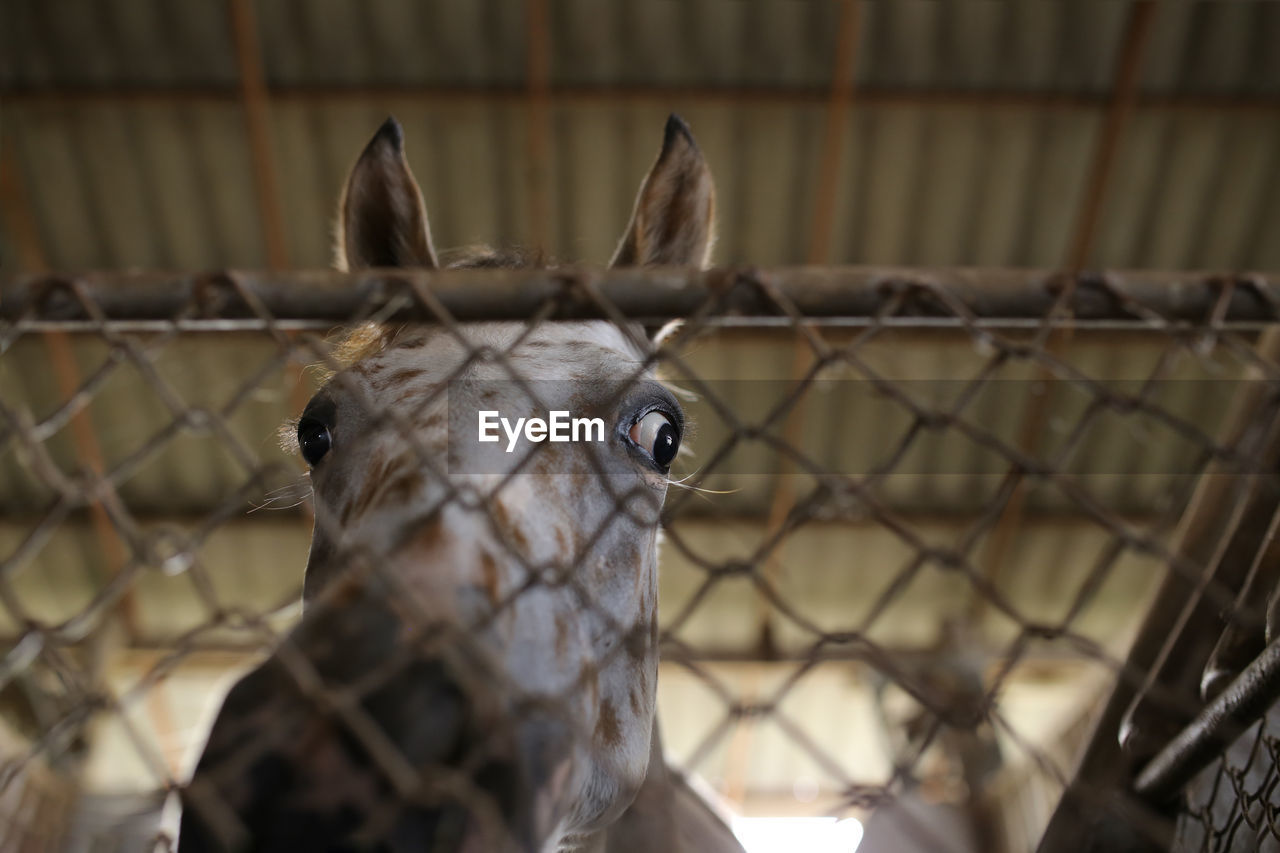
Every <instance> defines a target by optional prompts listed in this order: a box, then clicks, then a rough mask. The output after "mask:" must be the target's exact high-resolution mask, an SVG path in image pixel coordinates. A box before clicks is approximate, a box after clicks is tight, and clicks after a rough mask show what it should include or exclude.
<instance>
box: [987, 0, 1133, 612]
mask: <svg viewBox="0 0 1280 853" xmlns="http://www.w3.org/2000/svg"><path fill="white" fill-rule="evenodd" d="M1155 7H1156V2H1155V0H1137V2H1135V3H1134V4H1133V5H1132V6H1131V7H1130V9H1129V18H1128V21H1127V23H1126V25H1125V34H1124V40H1123V41H1122V43H1121V46H1120V53H1119V55H1118V57H1117V59H1116V74H1115V78H1114V80H1113V82H1112V86H1111V97H1110V99H1109V101H1108V106H1107V114H1106V117H1105V119H1104V121H1103V127H1102V131H1101V133H1100V134H1099V136H1098V142H1097V145H1096V147H1095V149H1094V154H1093V160H1092V163H1091V165H1090V167H1089V172H1088V174H1087V175H1086V178H1085V193H1084V198H1083V201H1082V202H1081V206H1080V210H1079V211H1078V213H1077V215H1076V227H1075V231H1074V233H1073V236H1072V238H1071V243H1070V247H1069V248H1068V251H1067V257H1066V260H1065V269H1066V270H1067V271H1068V272H1069V273H1071V274H1072V275H1073V276H1074V275H1077V274H1079V272H1080V270H1081V269H1082V268H1083V266H1084V264H1085V263H1086V262H1087V261H1088V257H1089V253H1090V252H1091V250H1092V248H1093V241H1094V237H1095V235H1096V233H1097V228H1098V220H1099V218H1100V217H1101V214H1102V204H1103V201H1104V200H1105V198H1106V191H1107V184H1108V180H1109V179H1110V176H1111V173H1112V169H1113V166H1114V162H1115V157H1116V152H1117V151H1118V150H1119V147H1120V140H1121V136H1122V134H1123V132H1124V128H1125V126H1126V125H1127V124H1128V121H1129V118H1130V116H1131V115H1132V113H1133V108H1134V105H1135V103H1136V102H1137V93H1138V78H1139V72H1140V71H1141V69H1142V58H1143V54H1144V50H1145V48H1146V45H1147V42H1148V40H1149V38H1150V33H1151V23H1152V21H1153V20H1154V15H1155ZM1068 286H1069V287H1074V283H1072V284H1069V285H1068ZM1070 341H1071V330H1070V329H1065V330H1061V331H1060V332H1058V333H1057V334H1053V333H1050V334H1049V335H1047V336H1046V338H1045V342H1044V349H1045V351H1046V352H1047V353H1048V354H1049V355H1050V356H1053V357H1055V358H1056V357H1060V356H1061V355H1062V353H1063V351H1064V350H1065V349H1066V347H1067V345H1068V344H1069V343H1070ZM1039 375H1040V377H1041V378H1042V379H1044V380H1049V379H1052V378H1053V376H1052V374H1051V373H1050V372H1049V371H1048V369H1047V368H1043V369H1041V370H1040V372H1039ZM1048 387H1052V386H1048ZM1048 393H1049V392H1048V391H1047V390H1046V395H1047V394H1048ZM1052 410H1053V407H1052V406H1051V405H1050V404H1049V400H1048V399H1044V400H1037V401H1034V402H1033V403H1031V404H1029V405H1028V406H1027V408H1026V411H1025V412H1024V413H1023V417H1022V423H1021V427H1020V429H1019V431H1018V438H1017V441H1018V449H1019V450H1022V451H1024V452H1031V451H1032V450H1033V449H1034V448H1035V446H1036V445H1037V444H1038V443H1039V442H1040V439H1041V436H1042V435H1043V434H1044V431H1045V429H1046V427H1047V426H1048V417H1049V412H1051V411H1052ZM1010 477H1012V478H1013V479H1014V480H1015V483H1014V486H1013V491H1012V492H1011V493H1010V495H1009V500H1008V502H1007V503H1006V504H1005V506H1004V509H1003V510H1002V511H1001V513H1000V517H999V518H998V520H997V521H996V524H995V526H994V527H993V528H992V531H991V535H990V537H989V539H988V540H987V542H986V544H985V547H984V549H983V563H984V571H985V574H986V576H987V577H988V579H990V580H991V582H992V583H995V584H998V583H999V581H1000V577H1001V576H1002V574H1003V573H1004V571H1005V568H1006V565H1005V564H1006V562H1007V560H1008V556H1009V552H1010V550H1011V549H1012V547H1013V538H1014V534H1015V532H1016V531H1017V530H1018V529H1019V527H1020V525H1021V522H1022V517H1023V514H1024V512H1025V511H1026V501H1027V481H1026V479H1025V478H1024V477H1023V476H1022V475H1021V473H1020V472H1016V471H1015V472H1011V473H1010ZM985 607H986V602H985V601H984V600H983V599H982V597H981V596H979V595H977V594H976V593H975V595H974V598H973V599H972V602H971V606H970V609H971V611H972V617H973V619H974V621H975V622H977V621H980V619H981V615H982V611H983V609H984V608H985Z"/></svg>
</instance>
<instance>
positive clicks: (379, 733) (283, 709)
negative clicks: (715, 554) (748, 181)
mask: <svg viewBox="0 0 1280 853" xmlns="http://www.w3.org/2000/svg"><path fill="white" fill-rule="evenodd" d="M714 221H715V190H714V185H713V181H712V177H711V172H710V170H709V168H708V166H707V164H706V162H705V160H704V158H703V156H702V153H701V151H700V150H699V148H698V146H697V143H696V142H695V141H694V137H693V134H692V132H691V131H690V129H689V127H688V125H687V124H686V123H685V122H684V121H683V120H681V119H680V118H679V117H677V116H675V115H672V116H671V117H670V118H669V119H668V121H667V124H666V128H665V132H664V135H663V141H662V146H661V150H660V153H659V154H658V157H657V159H656V161H655V162H654V164H653V166H652V168H651V169H650V171H649V173H648V175H647V176H646V177H645V178H644V180H643V182H642V184H641V186H640V190H639V192H638V194H637V196H636V200H635V204H634V208H633V211H632V215H631V219H630V222H629V224H628V225H627V227H626V229H625V231H624V233H623V236H622V238H621V240H620V242H619V244H618V246H617V250H616V251H615V253H614V255H613V258H612V261H611V265H612V266H647V265H687V266H697V267H705V266H706V265H707V263H708V261H709V257H710V253H711V248H712V243H713V239H714ZM337 255H338V259H337V267H338V268H339V269H340V270H345V271H351V272H357V271H362V270H376V269H380V268H395V267H399V268H419V269H429V270H430V269H469V268H470V269H475V268H485V267H516V268H519V267H530V266H536V265H539V264H540V263H541V259H540V258H539V257H538V256H537V255H535V254H532V253H529V252H525V251H518V250H516V251H513V250H505V251H500V250H494V249H489V248H473V249H470V250H466V251H462V252H455V253H452V254H450V253H443V254H441V255H437V253H436V250H435V247H434V244H433V241H432V237H431V230H430V227H429V224H428V219H427V213H426V208H425V205H424V203H423V198H422V193H421V191H420V189H419V187H418V184H417V182H416V181H415V179H414V177H413V174H412V172H411V171H410V169H409V165H408V161H407V159H406V157H405V153H404V139H403V133H402V131H401V128H400V125H399V124H398V123H397V122H396V121H395V119H394V118H391V119H388V120H387V121H386V122H385V123H384V124H383V125H382V126H381V128H379V130H378V131H377V132H376V133H375V134H374V136H373V138H372V139H371V140H370V142H369V143H368V145H367V146H366V147H365V149H364V150H363V152H362V153H361V154H360V156H359V158H358V159H357V161H356V163H355V165H354V166H353V168H352V169H351V172H350V175H349V177H348V179H347V182H346V186H345V190H344V192H343V194H342V199H341V202H340V206H339V215H338V240H337ZM655 353H656V344H655V343H654V341H652V340H650V339H648V338H647V337H646V336H645V334H644V331H643V329H641V328H640V327H639V326H629V325H625V324H622V325H615V324H613V323H610V322H606V321H599V320H597V321H580V322H556V323H550V322H542V323H535V324H526V323H464V324H456V325H452V324H435V325H430V326H424V325H401V326H391V325H387V324H382V325H366V326H362V327H360V328H358V329H356V330H354V331H352V332H351V333H349V334H348V336H347V337H346V339H345V340H344V341H342V343H341V344H340V345H339V346H338V347H336V348H335V350H334V352H333V355H332V367H333V368H334V370H333V374H332V376H331V377H330V378H329V379H328V380H327V381H326V382H325V384H324V385H323V387H322V388H321V389H320V390H319V391H318V392H317V393H316V394H315V396H314V397H313V398H312V399H311V400H310V402H309V403H308V404H307V405H306V407H305V409H304V410H303V412H302V415H301V417H300V418H299V420H298V421H297V425H296V443H297V448H298V451H299V452H300V454H301V456H302V457H303V459H304V460H305V462H306V463H307V465H308V468H309V478H310V484H311V490H312V495H313V506H314V509H315V522H314V527H313V534H312V541H311V550H310V554H309V557H308V562H307V567H306V575H305V580H304V589H303V597H304V602H305V610H304V615H303V618H302V619H301V621H300V622H299V624H298V625H297V626H296V627H295V628H294V629H293V630H292V631H291V632H290V633H289V634H288V635H287V636H285V637H284V638H283V639H282V640H281V641H280V642H279V644H278V646H277V648H276V649H275V650H274V652H273V653H272V654H271V656H270V657H269V658H268V659H267V660H266V661H265V662H264V663H263V664H262V665H260V666H259V667H257V668H256V669H255V670H253V671H252V672H250V673H249V674H248V675H246V676H244V677H243V678H242V679H241V680H240V681H239V682H238V683H236V685H235V686H234V687H233V688H232V689H231V691H230V692H229V693H228V694H227V696H226V698H225V700H224V702H223V704H222V706H221V709H220V711H219V712H218V715H217V717H216V720H215V722H214V725H213V728H212V730H211V732H210V735H209V738H208V741H207V743H206V745H205V748H204V751H203V753H202V755H201V757H200V760H199V762H198V764H197V767H196V769H195V772H194V775H193V777H192V779H191V781H190V783H189V784H188V785H186V786H184V788H183V790H182V792H181V797H182V803H183V817H182V824H181V828H180V835H179V849H180V850H181V851H182V853H200V851H206V850H225V849H248V850H260V851H266V850H283V849H289V850H295V849H312V850H363V849H374V850H394V851H401V850H441V851H479V850H501V851H507V850H511V851H556V850H559V851H607V853H629V851H638V850H653V849H659V848H663V849H666V850H674V851H680V850H689V851H692V850H698V851H713V853H715V851H725V853H728V851H741V850H742V848H741V847H740V846H739V845H738V843H737V842H736V840H734V838H733V835H732V833H731V832H730V831H729V830H728V828H727V827H726V826H725V824H724V823H723V822H722V821H721V820H720V819H719V817H718V816H717V815H716V813H715V812H714V811H713V810H712V809H711V808H710V807H709V806H708V805H706V804H705V803H704V802H703V801H702V800H700V799H699V798H698V796H697V795H696V794H695V793H694V792H693V791H692V790H691V788H690V787H689V786H688V785H687V784H685V782H684V781H683V780H682V779H681V778H680V776H679V775H678V774H676V773H674V772H673V771H671V770H669V768H668V767H667V765H666V763H665V760H664V758H663V754H662V748H661V739H660V737H659V735H658V732H657V718H656V714H655V705H656V697H657V694H656V685H657V673H658V615H657V600H658V594H657V592H658V586H657V584H658V544H659V535H660V523H659V511H660V509H661V506H662V502H663V499H664V497H665V494H666V491H667V488H668V485H669V471H670V466H671V463H672V460H673V459H674V457H675V455H676V453H677V452H678V450H679V448H680V444H681V439H682V436H683V432H684V428H685V424H684V415H683V412H682V410H681V407H680V404H679V401H678V400H677V399H676V397H675V396H674V395H673V394H672V393H671V391H670V390H669V389H667V388H666V387H664V386H663V385H662V384H661V383H660V382H658V381H656V379H655V378H654V363H655ZM482 411H487V412H493V413H501V414H502V415H503V416H504V417H508V418H510V419H511V420H512V421H515V420H517V419H518V418H521V417H522V418H525V423H526V424H529V422H530V421H532V420H533V419H535V418H538V417H539V415H542V414H546V413H547V412H548V411H574V412H586V413H590V414H594V415H595V416H596V418H598V419H599V420H600V421H601V422H602V428H601V429H599V430H596V432H597V433H598V434H599V440H593V441H588V440H585V439H584V440H580V441H562V442H549V441H548V442H541V443H538V444H537V445H536V446H534V443H533V439H534V438H536V437H537V436H536V435H534V434H533V433H531V432H530V430H529V428H528V427H526V429H525V432H524V434H523V436H514V437H513V439H512V444H518V445H519V449H520V450H521V451H522V452H520V453H508V452H506V451H507V450H509V449H511V447H510V445H508V443H507V442H506V440H505V438H504V440H503V441H501V442H498V443H497V444H493V445H490V444H484V443H482V442H480V441H479V434H478V431H477V434H476V435H475V436H474V437H473V436H471V435H470V434H469V433H468V432H467V429H468V424H471V425H474V424H476V423H477V421H476V416H477V413H479V412H482ZM544 427H545V423H544ZM587 432H588V435H590V433H591V430H590V429H588V430H587ZM521 439H523V440H521Z"/></svg>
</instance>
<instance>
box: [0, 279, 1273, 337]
mask: <svg viewBox="0 0 1280 853" xmlns="http://www.w3.org/2000/svg"><path fill="white" fill-rule="evenodd" d="M531 317H542V318H546V319H585V318H613V319H615V320H621V319H626V320H635V321H642V322H649V323H658V322H664V321H667V320H672V319H677V318H685V319H688V318H697V319H700V320H703V321H706V322H709V323H716V322H719V323H726V322H727V323H733V322H744V323H747V324H765V325H767V324H769V323H776V322H784V323H785V322H794V321H796V320H798V319H800V318H804V319H805V320H813V321H817V322H841V321H845V322H851V323H870V322H881V323H886V324H889V323H906V324H930V323H937V322H939V321H941V322H944V323H954V324H962V325H963V324H991V323H1005V322H1007V323H1011V324H1015V325H1016V324H1019V323H1026V322H1037V323H1040V322H1051V323H1053V324H1055V325H1072V324H1074V325H1121V326H1137V327H1145V328H1154V329H1158V328H1162V327H1165V326H1170V325H1186V324H1191V325H1201V326H1213V327H1225V326H1240V325H1245V326H1248V325H1265V324H1270V323H1275V322H1280V276H1277V275H1275V274H1252V273H1250V274H1239V273H1209V272H1166V271H1146V270H1137V271H1116V272H1096V273H1095V272H1086V273H1077V274H1071V273H1065V272H1058V271H1052V270H1034V269H983V268H945V269H926V268H904V267H782V268H772V269H752V268H737V269H712V270H706V271H701V270H693V269H676V268H651V269H615V270H600V269H591V268H585V267H561V268H553V269H530V270H499V269H493V270H441V271H435V270H391V269H388V270H372V271H362V272H359V273H340V272H334V271H325V270H312V271H290V272H266V271H239V270H236V271H219V272H211V273H170V272H86V273H53V274H39V275H17V276H12V277H10V278H8V279H6V280H4V281H2V282H0V323H4V324H6V325H10V326H14V327H17V328H18V329H21V330H29V331H40V330H51V329H58V328H63V329H76V328H86V327H87V328H93V327H96V326H98V325H103V324H112V325H117V324H123V325H128V324H138V325H142V326H146V325H148V324H162V325H165V326H168V325H170V324H172V323H174V322H175V321H176V322H178V323H179V324H180V325H182V326H186V327H190V328H194V329H199V328H208V329H227V328H240V327H243V328H261V327H263V326H264V325H273V324H274V325H280V326H282V327H290V326H292V327H307V326H316V327H319V326H326V327H327V326H332V325H334V324H339V323H349V322H352V321H360V320H366V319H374V318H376V319H379V320H386V321H393V322H404V321H426V322H438V321H442V320H443V321H446V322H448V321H451V320H456V321H481V320H526V319H528V318H531Z"/></svg>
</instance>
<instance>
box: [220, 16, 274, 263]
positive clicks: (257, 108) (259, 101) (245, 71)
mask: <svg viewBox="0 0 1280 853" xmlns="http://www.w3.org/2000/svg"><path fill="white" fill-rule="evenodd" d="M228 3H229V6H228V11H229V12H230V15H231V34H232V38H233V40H234V41H235V47H236V68H237V70H238V71H239V73H240V104H241V106H242V107H243V109H244V123H245V135H246V137H247V140H248V145H249V157H250V160H251V161H252V163H253V176H254V187H255V189H256V190H257V195H258V217H259V219H261V221H262V242H263V246H264V247H265V249H266V253H267V266H268V267H269V268H270V269H277V270H279V269H285V268H287V267H288V266H289V256H288V249H287V244H286V241H285V236H284V215H283V214H282V213H281V206H280V191H279V187H278V186H277V184H276V169H275V157H274V155H273V154H272V147H271V99H270V94H269V92H268V90H267V81H266V76H265V74H264V72H263V70H262V48H261V45H260V44H259V41H258V24H257V19H256V17H255V15H254V11H253V0H228Z"/></svg>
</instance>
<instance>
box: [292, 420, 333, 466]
mask: <svg viewBox="0 0 1280 853" xmlns="http://www.w3.org/2000/svg"><path fill="white" fill-rule="evenodd" d="M332 446H333V438H332V437H331V436H330V435H329V428H328V427H327V426H325V425H324V423H322V422H321V421H318V420H316V419H315V418H309V417H306V416H304V417H303V418H302V420H300V421H298V447H299V449H301V450H302V458H303V459H305V460H307V464H308V465H311V466H313V467H314V466H315V465H316V463H318V462H319V461H320V460H321V459H323V458H324V455H325V454H326V453H328V452H329V448H330V447H332Z"/></svg>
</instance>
